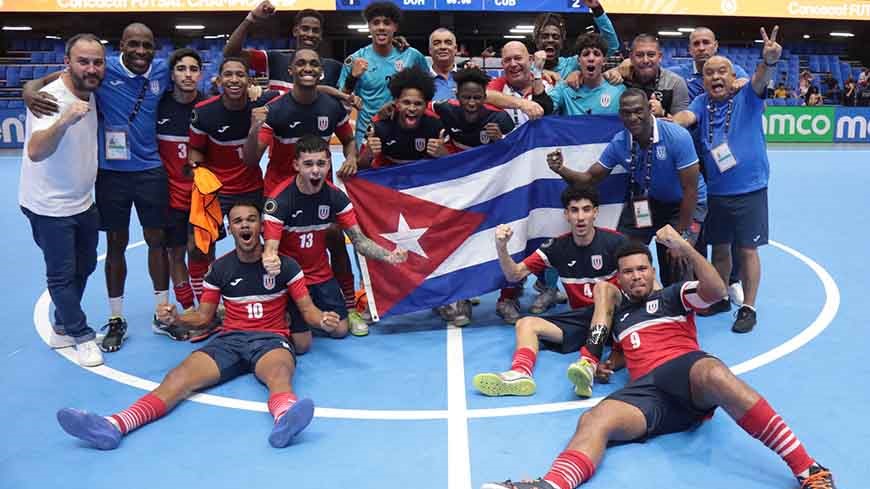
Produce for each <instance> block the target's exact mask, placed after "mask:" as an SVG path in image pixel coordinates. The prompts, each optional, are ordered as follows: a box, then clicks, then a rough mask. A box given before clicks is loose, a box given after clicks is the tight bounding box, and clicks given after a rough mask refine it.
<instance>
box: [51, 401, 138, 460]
mask: <svg viewBox="0 0 870 489" xmlns="http://www.w3.org/2000/svg"><path fill="white" fill-rule="evenodd" d="M57 422H58V423H60V427H61V428H63V430H64V431H66V432H67V433H69V434H70V435H72V436H74V437H76V438H78V439H80V440H84V441H86V442H88V443H91V444H92V445H94V446H96V447H97V448H99V449H100V450H114V449H115V448H118V445H120V444H121V437H122V436H123V435H122V434H121V430H119V429H118V428H116V427H115V425H113V424H112V423H111V422H110V421H109V420H108V419H106V418H104V417H102V416H99V415H96V414H94V413H89V412H87V411H80V410H78V409H70V408H64V409H61V410H60V411H58V412H57Z"/></svg>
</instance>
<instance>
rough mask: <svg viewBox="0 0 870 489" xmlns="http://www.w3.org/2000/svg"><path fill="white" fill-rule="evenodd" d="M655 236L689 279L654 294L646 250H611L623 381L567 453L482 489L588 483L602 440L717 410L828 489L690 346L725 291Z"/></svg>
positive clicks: (732, 381) (807, 480)
mask: <svg viewBox="0 0 870 489" xmlns="http://www.w3.org/2000/svg"><path fill="white" fill-rule="evenodd" d="M656 240H657V241H658V242H659V243H662V244H663V245H665V246H667V248H668V249H669V250H670V251H671V252H673V253H675V254H677V255H679V256H683V257H687V258H688V259H689V260H690V261H691V262H692V265H693V266H694V270H695V274H696V276H697V277H698V280H697V281H691V282H678V283H675V284H672V285H670V286H668V287H665V288H664V289H658V290H656V289H655V287H654V284H655V269H654V268H653V266H652V255H651V254H650V251H649V248H648V247H647V246H645V245H642V244H637V243H632V244H628V245H626V246H625V247H623V248H622V249H621V250H620V251H619V252H617V255H616V257H617V261H618V272H617V276H618V277H619V279H618V281H619V286H620V287H621V288H622V292H618V291H615V290H611V292H610V293H608V294H607V295H609V297H607V298H606V300H605V302H608V303H610V304H612V305H614V306H615V311H614V314H613V316H612V317H613V338H614V343H615V344H618V346H619V347H620V348H621V350H622V351H623V352H624V354H622V355H620V357H621V358H622V361H624V364H625V365H626V366H627V367H628V371H629V376H630V378H631V381H630V382H629V383H628V384H627V385H626V386H625V387H623V388H622V389H620V390H618V391H616V392H614V393H613V394H611V395H610V396H608V397H607V398H606V399H604V401H602V402H601V403H600V404H598V405H597V406H595V407H594V408H592V409H590V410H589V411H586V412H585V413H583V415H582V416H581V417H580V422H579V423H578V424H577V429H576V431H575V432H574V436H573V437H572V438H571V441H570V442H569V443H568V447H567V448H566V449H565V451H563V452H562V453H560V454H559V456H558V457H557V458H556V460H555V461H554V462H553V465H552V467H551V468H550V471H549V472H547V474H546V475H544V477H543V478H541V479H538V480H536V481H531V482H510V481H505V482H503V483H488V484H484V485H483V489H532V488H538V489H573V488H574V487H576V486H578V485H580V484H582V483H584V482H585V481H587V480H589V478H590V477H592V475H593V474H594V472H595V467H596V466H597V465H599V464H600V462H601V459H602V458H603V457H604V451H605V449H606V447H607V446H608V444H609V443H611V442H630V441H643V440H646V439H648V438H651V437H654V436H658V435H664V434H668V433H676V432H681V431H686V430H690V429H693V428H695V427H697V426H698V425H699V424H700V423H701V422H702V421H703V420H704V419H706V418H709V417H710V416H711V415H712V414H713V410H714V409H715V408H717V407H721V408H722V409H723V410H724V411H725V412H726V413H727V414H728V416H730V417H731V418H732V419H734V420H735V421H736V422H737V424H738V425H739V426H740V427H741V428H743V430H745V431H746V432H747V433H749V435H750V436H752V437H753V438H756V439H758V440H759V441H761V442H762V443H764V445H765V446H767V447H768V448H770V449H771V450H772V451H774V452H776V454H777V455H779V456H780V457H781V458H782V459H783V461H785V463H786V464H787V465H788V466H789V468H790V469H791V471H792V473H793V474H794V475H795V477H797V479H798V482H799V484H800V487H801V488H802V489H833V488H834V487H835V486H834V480H833V476H832V475H831V473H830V472H829V471H828V469H826V468H824V467H822V466H821V465H820V464H819V463H817V462H816V461H815V460H814V459H813V458H812V457H810V456H809V454H807V452H806V450H805V448H804V446H803V445H802V444H801V442H800V440H798V438H797V437H796V436H795V434H794V433H793V432H792V430H791V428H789V426H788V425H787V424H786V423H785V421H784V420H783V419H782V418H781V417H780V416H779V414H777V413H776V411H774V410H773V408H772V407H771V406H770V405H769V404H768V403H767V401H766V400H765V399H764V398H763V397H761V395H760V394H759V393H758V392H756V391H755V390H754V389H752V388H751V387H749V386H748V385H747V384H746V383H744V382H743V381H742V380H740V379H738V378H737V377H735V376H734V374H733V373H732V372H731V370H729V369H728V367H727V366H726V365H725V364H724V363H722V362H721V361H720V360H719V359H717V358H714V357H712V356H710V355H708V354H707V353H705V352H703V351H701V350H700V348H699V347H698V337H697V332H696V330H695V311H696V310H699V309H703V308H705V307H709V305H710V304H712V303H714V302H716V301H718V300H719V299H720V298H722V297H724V296H725V295H726V294H727V293H728V289H727V287H726V286H725V282H723V281H722V279H721V278H720V277H719V274H718V273H717V272H716V269H715V268H713V265H711V264H710V263H708V262H707V260H706V259H705V258H704V257H703V256H701V255H700V254H699V253H698V252H697V251H695V249H694V248H693V247H692V244H691V243H690V242H689V241H687V240H685V239H683V237H682V236H680V233H678V232H677V231H675V230H674V228H672V227H671V226H670V225H666V226H664V227H663V228H661V229H660V230H659V231H658V232H657V233H656Z"/></svg>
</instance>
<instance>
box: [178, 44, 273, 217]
mask: <svg viewBox="0 0 870 489" xmlns="http://www.w3.org/2000/svg"><path fill="white" fill-rule="evenodd" d="M218 76H219V79H220V85H221V89H222V93H221V95H217V96H215V97H212V98H210V99H207V100H204V101H202V102H200V103H198V104H197V105H196V108H195V109H194V110H193V117H192V118H191V122H190V147H189V151H188V153H189V154H188V160H189V161H190V164H191V165H192V166H198V165H203V166H204V167H206V168H208V169H209V170H211V171H212V172H214V174H215V176H216V177H217V178H218V180H220V182H221V184H222V186H221V189H220V190H219V191H218V199H219V200H220V205H221V213H222V214H223V215H225V216H226V215H227V213H228V212H229V209H230V207H232V205H233V203H235V202H237V201H246V202H262V200H263V175H262V172H261V171H260V166H259V164H257V163H253V164H247V163H245V161H244V154H243V150H242V148H243V146H244V144H245V141H246V139H247V136H248V131H249V129H250V127H251V119H252V115H251V114H252V111H253V110H254V109H255V108H258V107H262V106H263V105H265V104H266V103H267V102H268V101H269V100H272V99H274V98H275V97H277V96H278V95H280V93H279V92H275V91H266V92H264V93H263V94H262V95H261V96H260V97H259V98H258V99H257V100H253V101H252V100H249V97H248V87H249V86H250V84H251V81H250V78H249V77H248V65H247V64H246V63H245V61H244V60H242V59H240V58H225V59H224V60H223V62H222V63H221V65H220V68H219V70H218Z"/></svg>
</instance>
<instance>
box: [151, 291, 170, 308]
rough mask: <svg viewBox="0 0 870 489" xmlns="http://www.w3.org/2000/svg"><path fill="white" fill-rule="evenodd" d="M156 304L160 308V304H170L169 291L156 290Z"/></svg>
mask: <svg viewBox="0 0 870 489" xmlns="http://www.w3.org/2000/svg"><path fill="white" fill-rule="evenodd" d="M154 304H155V305H157V306H159V305H160V304H169V291H168V290H155V291H154Z"/></svg>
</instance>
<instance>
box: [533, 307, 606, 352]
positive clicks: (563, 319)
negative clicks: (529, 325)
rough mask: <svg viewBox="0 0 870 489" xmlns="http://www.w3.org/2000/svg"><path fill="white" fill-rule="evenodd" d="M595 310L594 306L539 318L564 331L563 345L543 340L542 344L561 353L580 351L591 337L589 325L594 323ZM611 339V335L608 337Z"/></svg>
mask: <svg viewBox="0 0 870 489" xmlns="http://www.w3.org/2000/svg"><path fill="white" fill-rule="evenodd" d="M594 310H595V308H594V307H593V306H588V307H581V308H580V309H573V310H571V311H566V312H563V313H559V314H548V315H544V316H539V317H540V318H541V319H543V320H544V321H549V322H551V323H553V324H554V325H555V326H556V327H557V328H559V329H560V330H562V342H561V343H553V342H552V341H547V340H541V344H542V345H543V346H544V348H546V349H548V350H553V351H557V352H559V353H572V352H577V351H580V347H581V346H583V345H585V344H586V337H587V336H589V324H590V323H591V322H592V313H593V312H594ZM609 337H610V335H608V338H609Z"/></svg>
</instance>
